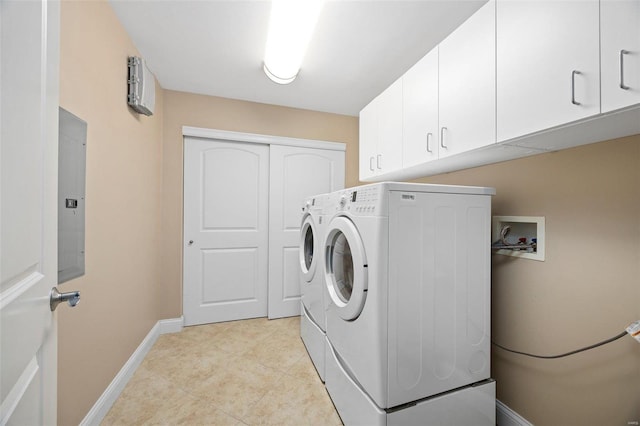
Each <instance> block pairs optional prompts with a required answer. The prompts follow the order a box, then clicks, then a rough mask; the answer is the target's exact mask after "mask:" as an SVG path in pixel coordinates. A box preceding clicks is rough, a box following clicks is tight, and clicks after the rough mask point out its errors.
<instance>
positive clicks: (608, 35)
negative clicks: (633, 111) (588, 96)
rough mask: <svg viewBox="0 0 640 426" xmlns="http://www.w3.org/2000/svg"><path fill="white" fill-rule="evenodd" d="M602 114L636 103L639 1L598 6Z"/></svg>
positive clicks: (606, 1)
mask: <svg viewBox="0 0 640 426" xmlns="http://www.w3.org/2000/svg"><path fill="white" fill-rule="evenodd" d="M600 41H601V45H600V49H601V61H602V63H601V72H602V112H609V111H613V110H616V109H620V108H624V107H627V106H630V105H633V104H637V103H640V0H628V1H621V0H602V1H601V3H600Z"/></svg>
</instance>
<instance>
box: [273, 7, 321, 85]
mask: <svg viewBox="0 0 640 426" xmlns="http://www.w3.org/2000/svg"><path fill="white" fill-rule="evenodd" d="M323 3H324V2H323V1H322V0H273V1H272V4H271V18H270V20H269V34H268V36H267V46H266V50H265V56H264V71H265V74H267V76H268V77H269V78H270V79H271V80H273V81H275V82H276V83H279V84H287V83H291V82H292V81H293V80H294V79H295V78H296V76H297V75H298V71H299V70H300V65H301V64H302V60H303V59H304V54H305V51H306V49H307V46H308V44H309V40H310V39H311V34H312V33H313V30H314V29H315V26H316V22H317V21H318V16H319V15H320V11H321V10H322V6H323Z"/></svg>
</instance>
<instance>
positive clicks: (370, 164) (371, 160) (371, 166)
mask: <svg viewBox="0 0 640 426" xmlns="http://www.w3.org/2000/svg"><path fill="white" fill-rule="evenodd" d="M369 170H371V171H372V172H373V171H374V170H375V169H374V168H373V157H369Z"/></svg>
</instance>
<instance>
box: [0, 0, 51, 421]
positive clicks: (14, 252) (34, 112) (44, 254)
mask: <svg viewBox="0 0 640 426" xmlns="http://www.w3.org/2000/svg"><path fill="white" fill-rule="evenodd" d="M0 19H1V21H0V31H1V33H2V36H1V38H0V40H1V42H2V47H1V49H0V51H1V60H0V66H1V82H2V83H1V86H0V91H1V92H2V97H1V98H2V101H1V102H2V103H1V106H0V113H1V114H0V115H1V117H2V118H1V126H2V127H1V129H2V130H1V138H2V139H1V141H2V145H1V146H2V154H1V158H2V160H1V162H2V178H1V179H2V180H1V185H2V193H1V194H2V199H1V206H2V207H1V211H2V216H1V225H0V226H1V228H0V231H1V235H2V238H1V239H2V248H1V250H2V256H1V258H2V262H1V267H0V276H1V282H0V348H1V351H2V356H1V357H0V396H1V406H0V424H2V425H5V424H15V425H43V424H44V425H48V424H55V423H56V404H57V402H56V369H57V365H56V364H57V353H56V352H57V341H56V337H57V336H56V332H57V330H56V316H55V315H54V314H53V313H52V312H51V310H50V307H49V292H50V291H51V288H52V287H54V286H55V285H56V283H57V276H58V274H57V270H58V265H57V226H58V223H57V199H56V194H57V186H58V165H57V160H58V157H57V155H58V86H59V82H58V80H59V76H58V73H59V71H58V68H59V66H58V62H59V22H60V11H59V3H57V2H47V1H28V2H27V1H5V0H3V1H2V2H0Z"/></svg>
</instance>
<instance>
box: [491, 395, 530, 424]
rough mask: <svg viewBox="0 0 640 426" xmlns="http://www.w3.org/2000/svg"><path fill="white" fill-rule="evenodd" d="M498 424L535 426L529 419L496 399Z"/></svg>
mask: <svg viewBox="0 0 640 426" xmlns="http://www.w3.org/2000/svg"><path fill="white" fill-rule="evenodd" d="M496 424H497V425H498V426H533V424H531V423H529V422H528V421H527V419H525V418H524V417H522V416H521V415H520V414H518V413H516V412H515V411H513V410H512V409H511V408H509V407H508V406H506V405H505V404H503V403H502V402H500V401H498V400H497V399H496Z"/></svg>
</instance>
